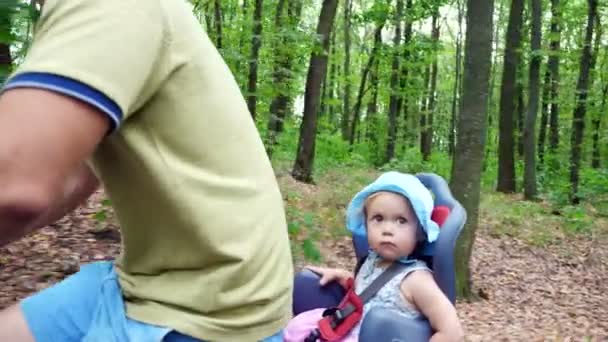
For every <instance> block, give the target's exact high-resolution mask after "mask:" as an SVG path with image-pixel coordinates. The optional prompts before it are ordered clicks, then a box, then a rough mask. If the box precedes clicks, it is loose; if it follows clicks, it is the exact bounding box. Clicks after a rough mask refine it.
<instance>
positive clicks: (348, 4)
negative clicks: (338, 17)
mask: <svg viewBox="0 0 608 342" xmlns="http://www.w3.org/2000/svg"><path fill="white" fill-rule="evenodd" d="M352 6H353V3H352V0H346V1H344V68H343V70H344V82H345V83H344V98H343V99H342V104H343V106H344V107H343V109H342V121H341V122H342V139H344V140H349V136H348V134H349V126H350V117H349V116H350V112H351V110H350V97H351V93H352V86H351V84H350V79H349V77H350V43H351V39H350V38H351V37H350V34H351V32H350V31H351V19H350V16H351V15H350V14H351V11H352Z"/></svg>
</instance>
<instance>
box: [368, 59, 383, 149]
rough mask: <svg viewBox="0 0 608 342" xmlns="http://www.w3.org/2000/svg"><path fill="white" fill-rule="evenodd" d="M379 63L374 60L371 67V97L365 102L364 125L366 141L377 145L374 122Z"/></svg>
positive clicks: (376, 111)
mask: <svg viewBox="0 0 608 342" xmlns="http://www.w3.org/2000/svg"><path fill="white" fill-rule="evenodd" d="M379 64H380V63H379V61H378V59H376V60H375V61H374V66H373V67H372V71H371V73H370V88H371V91H372V95H371V96H370V99H369V101H368V102H367V118H366V120H365V121H366V124H367V128H366V130H365V131H366V134H365V136H366V138H367V140H369V141H371V142H374V141H375V143H376V144H377V139H375V138H376V136H377V134H376V131H375V128H376V121H377V118H376V116H377V114H378V84H379V83H380V80H379V78H378V67H379Z"/></svg>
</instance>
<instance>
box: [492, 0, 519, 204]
mask: <svg viewBox="0 0 608 342" xmlns="http://www.w3.org/2000/svg"><path fill="white" fill-rule="evenodd" d="M523 12H524V0H513V1H511V9H510V14H509V23H508V25H507V37H506V42H505V54H504V62H503V73H502V83H501V87H500V118H499V121H498V134H499V137H498V179H497V185H496V191H500V192H504V193H512V192H515V191H516V182H515V150H514V145H515V143H514V139H513V138H514V133H515V132H514V127H513V123H514V121H515V109H516V102H515V101H516V99H518V94H517V68H518V67H519V61H520V52H519V48H520V46H521V24H522V19H523Z"/></svg>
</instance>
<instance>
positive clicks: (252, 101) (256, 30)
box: [247, 0, 264, 120]
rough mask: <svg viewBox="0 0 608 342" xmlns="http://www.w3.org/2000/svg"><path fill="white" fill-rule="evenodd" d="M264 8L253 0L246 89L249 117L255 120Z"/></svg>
mask: <svg viewBox="0 0 608 342" xmlns="http://www.w3.org/2000/svg"><path fill="white" fill-rule="evenodd" d="M263 8H264V1H263V0H255V9H254V11H253V36H252V37H251V56H250V57H249V83H248V86H247V91H248V92H249V95H248V96H247V107H248V108H249V112H250V113H251V117H252V118H253V119H254V120H255V116H256V102H257V94H256V93H257V90H258V63H259V56H260V47H261V46H262V9H263Z"/></svg>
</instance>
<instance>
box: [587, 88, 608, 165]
mask: <svg viewBox="0 0 608 342" xmlns="http://www.w3.org/2000/svg"><path fill="white" fill-rule="evenodd" d="M606 97H608V84H606V85H604V90H603V91H602V105H601V106H600V111H599V114H598V115H597V117H596V118H595V119H593V123H592V124H593V152H592V155H591V167H592V168H594V169H599V168H600V164H601V163H600V127H601V124H602V116H604V113H605V112H606Z"/></svg>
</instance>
